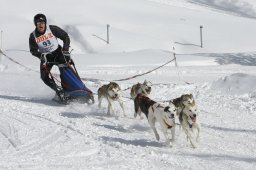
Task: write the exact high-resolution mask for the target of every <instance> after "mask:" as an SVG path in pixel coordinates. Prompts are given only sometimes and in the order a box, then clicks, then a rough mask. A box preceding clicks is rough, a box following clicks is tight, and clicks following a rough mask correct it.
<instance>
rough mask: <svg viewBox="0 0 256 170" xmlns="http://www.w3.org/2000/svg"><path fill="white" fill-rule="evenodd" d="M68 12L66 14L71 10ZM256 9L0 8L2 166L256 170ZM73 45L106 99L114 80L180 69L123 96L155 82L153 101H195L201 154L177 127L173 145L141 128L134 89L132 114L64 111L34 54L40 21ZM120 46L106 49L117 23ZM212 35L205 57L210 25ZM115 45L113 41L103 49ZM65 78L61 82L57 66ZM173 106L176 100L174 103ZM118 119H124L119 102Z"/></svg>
mask: <svg viewBox="0 0 256 170" xmlns="http://www.w3.org/2000/svg"><path fill="white" fill-rule="evenodd" d="M60 4H61V5H60ZM255 6H256V2H255V1H254V0H229V1H225V0H108V1H103V0H94V1H89V0H76V1H67V0H62V1H60V0H56V1H50V0H44V1H43V2H42V1H38V0H33V1H32V0H23V1H15V0H9V1H4V0H0V21H1V22H0V30H1V32H2V34H1V35H2V37H1V38H2V44H1V46H2V49H3V51H4V53H5V54H7V55H8V57H11V58H12V59H13V60H15V61H16V62H18V63H20V64H22V65H24V66H26V67H28V68H29V69H27V68H24V67H23V66H22V65H19V64H16V63H14V62H13V61H10V60H9V59H8V58H7V57H5V56H3V55H2V56H1V60H0V61H1V63H0V80H1V83H0V157H1V159H0V169H33V170H34V169H61V170H63V169H177V170H184V169H199V170H200V169H202V170H204V169H225V170H226V169H232V170H234V169H237V170H240V169H243V170H244V169H251V170H254V169H255V168H256V149H255V148H256V128H255V123H256V118H255V117H256V104H255V103H256V86H255V84H256V52H255V44H256V31H255V30H256V22H255V17H256V9H255V8H256V7H255ZM39 12H42V13H44V14H46V16H47V18H48V23H49V24H56V25H58V26H60V27H62V28H64V29H65V30H66V31H67V32H68V33H69V35H70V37H71V46H72V48H73V49H74V51H73V52H72V54H73V55H72V57H73V59H74V61H75V63H76V66H77V69H78V71H79V74H80V76H81V77H83V78H92V79H97V80H98V81H84V83H85V84H86V86H88V88H90V89H91V90H92V91H93V92H95V93H96V91H97V89H98V88H99V87H100V86H101V85H102V84H104V83H108V81H111V80H116V79H122V78H127V77H131V76H134V75H137V74H141V73H144V72H147V71H149V70H152V69H154V68H156V67H158V66H160V65H162V64H164V63H166V62H168V61H170V60H172V59H173V57H174V52H175V53H176V57H177V64H178V66H177V67H175V63H174V62H171V63H170V64H168V65H166V66H164V67H162V68H160V69H158V70H156V71H153V72H152V73H150V74H147V75H145V76H141V77H137V78H136V79H131V80H128V81H121V82H118V83H119V84H120V86H121V88H122V89H126V88H128V87H131V86H132V85H133V84H135V83H137V82H142V81H144V80H145V79H147V80H150V81H151V82H152V83H153V84H154V86H153V91H152V94H151V98H152V99H154V100H156V101H159V102H161V101H164V100H170V99H174V98H176V97H179V96H180V95H182V94H185V93H192V94H193V95H194V96H195V99H196V102H197V104H198V107H199V110H200V112H199V117H198V119H200V122H201V125H202V132H201V139H200V144H199V147H198V148H196V149H194V148H192V147H191V145H190V144H189V143H188V142H187V140H186V137H185V135H184V132H183V131H182V130H181V129H179V128H177V129H176V138H177V139H176V141H175V143H174V146H173V147H168V146H166V145H165V140H164V136H163V134H162V133H161V130H160V127H159V126H157V129H158V131H159V134H160V141H156V139H155V137H154V134H153V131H152V130H151V129H150V127H149V125H148V122H147V120H146V118H144V119H143V120H140V119H138V118H137V119H134V118H133V114H134V108H133V102H132V101H131V100H130V99H128V98H129V90H126V91H123V92H122V95H123V96H124V97H123V98H122V99H123V100H124V104H125V110H126V113H127V115H128V116H127V117H122V116H121V117H119V118H118V119H116V118H115V117H114V116H107V115H106V112H107V107H106V104H107V103H106V101H104V102H103V108H101V109H98V106H97V104H98V101H97V95H95V98H96V103H95V104H94V105H92V106H87V105H86V104H79V103H71V104H69V105H60V104H58V103H55V102H53V101H52V100H51V99H52V97H53V96H54V92H53V91H51V90H50V89H49V88H48V87H47V86H46V85H44V84H43V82H42V81H41V80H40V76H39V73H38V71H39V61H38V59H37V58H35V57H33V56H31V54H30V53H29V52H28V50H29V49H28V38H29V34H30V32H32V31H33V29H34V25H33V16H34V15H35V14H37V13H39ZM107 24H109V25H110V44H106V43H105V41H104V40H106V25H107ZM200 26H203V48H200V45H201V44H200V37H199V27H200ZM102 39H104V40H102ZM53 72H54V73H58V69H57V68H56V67H54V68H53ZM163 104H165V103H163ZM114 109H115V112H116V113H117V114H118V113H121V109H120V107H119V106H118V104H115V105H114Z"/></svg>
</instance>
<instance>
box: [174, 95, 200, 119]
mask: <svg viewBox="0 0 256 170" xmlns="http://www.w3.org/2000/svg"><path fill="white" fill-rule="evenodd" d="M170 103H173V104H174V105H175V107H176V108H177V116H179V114H180V113H181V111H182V110H183V109H184V107H185V106H188V105H192V106H193V105H195V100H194V97H193V95H192V94H183V95H181V96H180V97H178V98H176V99H173V100H171V101H170Z"/></svg>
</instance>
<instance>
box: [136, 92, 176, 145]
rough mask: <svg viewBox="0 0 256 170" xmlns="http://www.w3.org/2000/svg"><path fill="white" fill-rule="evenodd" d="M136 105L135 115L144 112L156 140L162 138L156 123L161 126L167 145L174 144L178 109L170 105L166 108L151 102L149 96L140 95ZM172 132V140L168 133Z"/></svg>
mask: <svg viewBox="0 0 256 170" xmlns="http://www.w3.org/2000/svg"><path fill="white" fill-rule="evenodd" d="M134 103H135V113H136V114H141V112H143V113H144V114H145V115H146V117H147V119H148V123H149V125H150V127H151V128H152V130H153V132H154V134H155V137H156V139H157V140H158V141H159V139H160V137H159V134H158V133H157V130H156V127H155V123H156V121H157V122H158V123H159V124H160V126H161V129H162V131H163V134H164V136H165V138H166V144H167V145H169V146H171V145H172V142H173V141H174V140H175V115H176V111H177V110H176V107H175V106H174V105H173V104H172V103H170V104H169V105H168V106H166V107H164V106H161V105H160V104H158V103H157V102H155V101H153V100H151V99H150V98H148V97H147V96H144V95H142V94H138V95H137V96H136V98H135V100H134ZM168 129H170V130H171V139H170V137H169V135H168V133H167V130H168Z"/></svg>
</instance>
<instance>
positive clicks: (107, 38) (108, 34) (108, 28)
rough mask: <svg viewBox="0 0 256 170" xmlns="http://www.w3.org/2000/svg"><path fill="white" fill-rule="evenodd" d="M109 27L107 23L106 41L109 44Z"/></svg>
mask: <svg viewBox="0 0 256 170" xmlns="http://www.w3.org/2000/svg"><path fill="white" fill-rule="evenodd" d="M109 27H110V25H108V24H107V43H108V44H109Z"/></svg>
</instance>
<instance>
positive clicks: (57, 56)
mask: <svg viewBox="0 0 256 170" xmlns="http://www.w3.org/2000/svg"><path fill="white" fill-rule="evenodd" d="M69 59H70V58H65V57H64V56H63V54H62V51H61V47H60V46H59V48H58V49H57V50H55V51H54V52H52V55H51V56H50V57H47V64H44V63H43V62H41V63H40V74H41V79H42V80H43V82H44V83H45V84H46V85H47V86H49V87H50V88H51V89H53V90H54V91H57V90H58V89H57V88H58V86H57V84H56V83H55V81H54V79H53V78H52V77H50V71H51V69H52V67H53V66H54V65H58V64H64V63H66V62H67V60H68V61H69Z"/></svg>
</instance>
